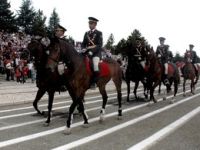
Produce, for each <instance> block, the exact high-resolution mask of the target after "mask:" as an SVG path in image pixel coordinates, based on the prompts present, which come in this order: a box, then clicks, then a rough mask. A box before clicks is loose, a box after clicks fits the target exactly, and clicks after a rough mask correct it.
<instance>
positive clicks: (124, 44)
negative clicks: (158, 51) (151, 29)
mask: <svg viewBox="0 0 200 150" xmlns="http://www.w3.org/2000/svg"><path fill="white" fill-rule="evenodd" d="M137 39H141V40H142V45H143V46H145V47H146V46H150V45H149V44H148V42H147V40H146V39H145V38H144V37H143V36H142V34H141V33H140V31H139V30H137V29H135V30H133V32H132V33H131V35H129V36H128V38H127V40H125V39H122V40H120V41H119V43H118V44H117V45H116V46H115V51H116V54H118V53H121V54H122V55H128V54H127V52H128V51H129V50H130V49H131V47H134V46H135V44H136V40H137Z"/></svg>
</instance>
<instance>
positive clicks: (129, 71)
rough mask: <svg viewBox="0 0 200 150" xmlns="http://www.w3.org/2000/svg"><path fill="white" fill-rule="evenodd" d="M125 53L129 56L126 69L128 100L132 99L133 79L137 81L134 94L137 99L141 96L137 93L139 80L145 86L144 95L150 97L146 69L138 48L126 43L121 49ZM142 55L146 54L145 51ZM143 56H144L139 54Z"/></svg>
mask: <svg viewBox="0 0 200 150" xmlns="http://www.w3.org/2000/svg"><path fill="white" fill-rule="evenodd" d="M120 51H121V52H123V53H124V55H126V56H127V59H128V62H127V67H126V68H125V69H124V79H125V81H126V84H127V102H129V101H130V83H131V81H132V82H134V83H135V87H134V91H133V93H134V96H135V99H136V100H138V99H139V97H138V95H137V88H138V86H139V82H140V81H141V82H142V84H143V87H144V96H145V98H148V93H147V92H148V90H147V87H146V83H144V82H143V81H144V78H145V70H144V69H143V67H142V65H141V64H140V60H139V59H138V54H137V50H136V47H135V45H134V44H132V43H126V44H125V45H123V48H121V49H120ZM142 52H143V53H142V54H141V55H145V54H144V52H145V51H142ZM139 57H142V56H139Z"/></svg>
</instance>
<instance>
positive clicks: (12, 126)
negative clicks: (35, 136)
mask: <svg viewBox="0 0 200 150" xmlns="http://www.w3.org/2000/svg"><path fill="white" fill-rule="evenodd" d="M110 106H112V105H106V107H110ZM98 109H99V110H100V109H101V107H93V108H90V109H87V110H85V111H86V112H89V111H93V110H98ZM59 117H60V116H56V117H52V118H51V119H52V120H53V119H56V118H59ZM43 121H46V119H39V120H35V121H30V122H24V123H19V124H14V125H10V126H5V127H0V131H3V130H8V129H12V128H18V127H22V126H26V125H30V124H36V123H40V122H43Z"/></svg>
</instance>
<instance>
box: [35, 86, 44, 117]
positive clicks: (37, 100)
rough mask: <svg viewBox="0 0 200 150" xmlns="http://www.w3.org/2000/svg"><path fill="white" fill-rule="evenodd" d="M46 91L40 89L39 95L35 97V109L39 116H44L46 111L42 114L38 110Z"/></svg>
mask: <svg viewBox="0 0 200 150" xmlns="http://www.w3.org/2000/svg"><path fill="white" fill-rule="evenodd" d="M45 92H46V90H44V89H39V90H38V91H37V95H36V97H35V100H34V101H33V107H34V109H35V110H36V111H37V113H38V114H40V115H44V111H43V112H41V111H40V110H39V109H38V102H39V101H40V99H41V98H42V96H43V95H44V94H45Z"/></svg>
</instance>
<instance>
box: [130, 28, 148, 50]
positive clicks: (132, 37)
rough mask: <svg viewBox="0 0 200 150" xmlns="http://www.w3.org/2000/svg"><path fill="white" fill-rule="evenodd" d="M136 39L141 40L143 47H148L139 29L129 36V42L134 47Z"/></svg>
mask: <svg viewBox="0 0 200 150" xmlns="http://www.w3.org/2000/svg"><path fill="white" fill-rule="evenodd" d="M136 39H141V40H142V44H143V46H145V45H148V42H147V40H146V39H145V38H144V37H143V36H142V34H141V33H140V31H139V30H137V29H135V30H133V32H132V33H131V35H130V36H128V38H127V42H128V43H131V44H132V45H135V43H136Z"/></svg>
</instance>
